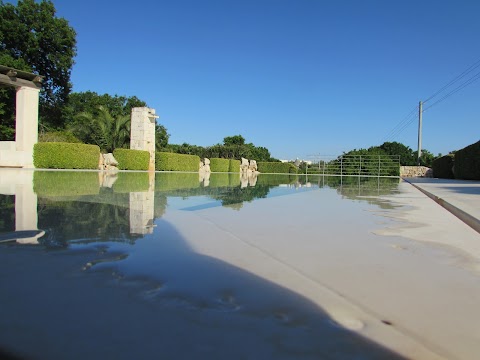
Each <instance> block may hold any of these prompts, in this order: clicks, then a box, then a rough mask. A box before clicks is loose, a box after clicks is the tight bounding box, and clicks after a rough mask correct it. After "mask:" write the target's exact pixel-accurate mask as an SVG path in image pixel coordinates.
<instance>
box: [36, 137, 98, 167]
mask: <svg viewBox="0 0 480 360" xmlns="http://www.w3.org/2000/svg"><path fill="white" fill-rule="evenodd" d="M99 159H100V148H99V147H98V146H97V145H87V144H72V143H56V142H45V143H36V144H35V145H34V147H33V164H34V165H35V167H36V168H44V169H98V161H99Z"/></svg>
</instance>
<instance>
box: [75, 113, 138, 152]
mask: <svg viewBox="0 0 480 360" xmlns="http://www.w3.org/2000/svg"><path fill="white" fill-rule="evenodd" d="M72 132H73V133H74V134H75V136H77V137H78V138H79V139H81V140H82V141H83V142H85V143H87V144H96V145H98V146H99V147H100V149H101V150H102V151H106V152H113V150H114V149H116V148H122V147H128V146H129V145H130V144H129V142H130V116H129V115H118V116H116V117H113V116H112V115H111V114H110V112H109V111H108V109H106V108H105V107H103V106H99V107H98V113H97V114H92V113H89V112H83V113H80V114H78V115H76V116H75V118H74V124H73V126H72Z"/></svg>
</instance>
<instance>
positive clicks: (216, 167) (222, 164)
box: [210, 158, 240, 172]
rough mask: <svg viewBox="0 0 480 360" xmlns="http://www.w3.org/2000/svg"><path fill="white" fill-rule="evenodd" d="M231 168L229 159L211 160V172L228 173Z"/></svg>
mask: <svg viewBox="0 0 480 360" xmlns="http://www.w3.org/2000/svg"><path fill="white" fill-rule="evenodd" d="M229 168H230V160H228V159H219V158H213V159H210V171H211V172H228V169H229ZM239 169H240V167H239Z"/></svg>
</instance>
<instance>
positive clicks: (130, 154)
mask: <svg viewBox="0 0 480 360" xmlns="http://www.w3.org/2000/svg"><path fill="white" fill-rule="evenodd" d="M113 157H114V158H115V160H117V161H118V168H119V169H120V170H148V165H149V163H150V153H149V152H148V151H146V150H132V149H115V150H113Z"/></svg>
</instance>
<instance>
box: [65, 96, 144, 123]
mask: <svg viewBox="0 0 480 360" xmlns="http://www.w3.org/2000/svg"><path fill="white" fill-rule="evenodd" d="M100 106H101V107H103V108H104V109H105V110H107V111H108V113H109V114H110V115H111V116H112V117H114V118H116V117H121V116H127V117H130V116H131V113H132V108H134V107H146V106H147V103H146V102H145V101H142V100H140V99H139V98H137V97H136V96H131V97H127V96H123V95H121V96H119V95H114V96H111V95H109V94H103V95H99V94H97V93H96V92H94V91H85V92H74V93H71V94H70V95H69V96H68V105H67V107H66V109H65V118H66V122H67V125H69V124H71V123H72V122H74V119H75V115H77V114H80V113H90V114H92V115H93V116H97V115H98V114H99V107H100Z"/></svg>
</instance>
